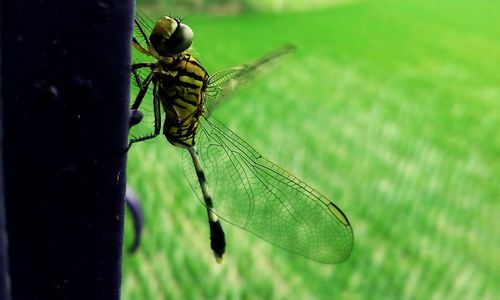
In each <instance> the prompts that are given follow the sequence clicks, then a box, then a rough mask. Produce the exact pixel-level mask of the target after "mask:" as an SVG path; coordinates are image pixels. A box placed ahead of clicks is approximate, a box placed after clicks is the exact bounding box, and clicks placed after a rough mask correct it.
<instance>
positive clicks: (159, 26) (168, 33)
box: [149, 17, 193, 56]
mask: <svg viewBox="0 0 500 300" xmlns="http://www.w3.org/2000/svg"><path fill="white" fill-rule="evenodd" d="M149 40H150V41H151V44H152V45H153V47H154V48H155V50H156V51H157V52H158V54H159V55H161V56H166V55H176V54H180V53H181V52H183V51H186V50H187V49H188V48H189V47H190V46H191V44H192V43H193V31H192V30H191V28H189V26H187V25H185V24H182V23H181V21H180V20H179V19H172V18H170V17H163V18H160V19H159V20H158V21H157V22H156V25H155V27H154V29H153V31H152V32H151V35H150V36H149Z"/></svg>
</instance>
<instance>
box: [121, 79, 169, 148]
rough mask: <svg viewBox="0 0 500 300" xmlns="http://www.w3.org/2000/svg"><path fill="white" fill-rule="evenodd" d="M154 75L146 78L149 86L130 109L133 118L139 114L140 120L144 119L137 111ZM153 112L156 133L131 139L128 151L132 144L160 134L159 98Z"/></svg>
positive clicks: (154, 101) (156, 99)
mask: <svg viewBox="0 0 500 300" xmlns="http://www.w3.org/2000/svg"><path fill="white" fill-rule="evenodd" d="M152 74H153V73H151V74H150V76H148V77H147V78H146V80H147V81H148V83H147V85H146V86H145V88H144V89H141V91H140V92H139V94H138V95H137V97H136V98H135V100H134V104H133V105H132V107H131V108H130V110H131V116H132V117H134V116H136V117H137V115H138V114H139V116H138V118H141V119H142V116H141V115H142V113H140V111H139V113H137V112H136V111H138V108H139V106H140V105H141V102H142V100H143V99H144V96H145V95H146V92H147V90H148V88H147V86H148V85H149V83H150V82H151V81H152V79H153V76H152ZM146 80H145V81H146ZM153 111H154V131H153V132H152V133H150V134H146V135H143V136H140V137H134V138H132V139H130V141H129V143H128V147H127V151H128V149H130V147H132V144H134V143H138V142H142V141H146V140H150V139H153V138H155V137H157V136H158V135H159V134H160V128H161V114H160V113H161V112H160V101H159V99H158V98H157V97H154V98H153ZM135 121H136V120H131V123H130V124H132V122H135ZM139 122H140V120H139ZM137 123H138V122H137ZM137 123H135V124H133V125H136V124H137ZM133 125H132V126H133Z"/></svg>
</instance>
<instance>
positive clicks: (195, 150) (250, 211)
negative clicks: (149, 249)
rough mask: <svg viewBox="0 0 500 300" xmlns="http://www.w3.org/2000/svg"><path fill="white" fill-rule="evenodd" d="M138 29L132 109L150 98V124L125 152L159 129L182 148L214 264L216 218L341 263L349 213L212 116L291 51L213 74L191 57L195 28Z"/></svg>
mask: <svg viewBox="0 0 500 300" xmlns="http://www.w3.org/2000/svg"><path fill="white" fill-rule="evenodd" d="M153 24H154V25H153ZM135 26H136V28H135V32H136V33H135V34H134V37H133V40H132V45H133V47H134V48H135V49H136V50H137V51H138V52H139V53H141V54H143V55H145V56H148V57H149V58H150V59H151V60H152V61H151V62H140V63H135V64H132V75H133V79H134V81H135V84H136V85H137V86H138V87H139V92H138V94H137V96H136V98H135V101H134V102H133V104H132V106H131V111H133V112H139V108H140V106H141V103H142V101H143V99H144V98H145V97H146V95H148V94H150V96H151V97H152V99H153V101H152V102H153V104H152V106H153V107H152V110H153V113H154V126H153V128H152V132H149V133H147V134H144V135H141V136H132V137H131V139H130V140H129V148H130V146H132V145H133V144H134V143H137V142H141V141H145V140H148V139H152V138H154V137H156V136H158V135H159V134H160V131H162V133H163V135H164V136H165V137H166V138H167V140H168V141H169V142H170V143H171V144H172V145H174V146H177V147H180V148H184V149H185V151H184V153H185V154H184V163H183V165H184V170H185V174H186V177H187V179H188V181H189V183H190V185H191V187H192V188H193V190H194V191H195V193H196V195H197V196H198V198H199V199H200V200H201V201H202V203H203V204H204V205H205V207H206V210H207V215H208V223H209V228H210V240H211V248H212V251H213V253H214V255H215V258H216V260H217V261H219V262H220V261H221V260H222V256H223V254H224V251H225V245H226V243H225V237H224V231H223V229H222V226H221V224H220V221H219V218H220V219H223V220H225V221H227V222H229V223H231V224H233V225H236V226H238V227H241V228H243V229H245V230H247V231H250V232H252V233H254V234H256V235H257V236H259V237H260V238H262V239H264V240H266V241H268V242H270V243H272V244H274V245H276V246H278V247H281V248H283V249H285V250H288V251H290V252H292V253H295V254H298V255H301V256H304V257H306V258H309V259H312V260H315V261H318V262H322V263H337V262H341V261H344V260H346V259H347V258H348V257H349V255H350V253H351V251H352V247H353V232H352V228H351V225H350V223H349V221H348V219H347V217H346V215H345V214H344V213H343V212H342V211H341V210H340V209H339V208H338V207H337V206H336V205H335V204H334V203H333V202H332V201H330V200H328V199H327V198H326V197H324V196H323V195H321V194H320V193H319V192H317V191H316V190H314V189H313V188H312V187H310V186H309V185H307V184H306V183H304V182H303V181H301V180H300V179H298V178H296V177H295V176H293V175H292V174H290V173H288V172H287V171H285V170H284V169H282V168H280V167H279V166H277V165H275V164H274V163H272V162H271V161H269V160H267V159H266V158H264V157H263V156H261V155H260V154H259V153H258V152H257V151H255V150H254V149H253V148H252V147H251V146H250V145H249V144H247V143H246V142H245V141H243V140H242V139H241V138H240V137H238V136H237V135H236V134H235V133H233V132H232V131H231V130H229V129H228V128H227V127H226V126H224V125H223V124H221V123H220V122H219V121H217V119H216V118H214V117H213V116H212V115H211V114H212V111H213V109H214V108H215V107H216V106H217V104H218V103H219V100H220V99H221V98H222V96H223V95H224V94H225V93H227V92H228V91H229V90H230V89H232V88H233V86H234V83H238V82H240V81H244V79H245V78H246V76H247V75H248V74H251V73H255V71H256V70H257V69H258V68H259V67H260V66H262V65H265V64H267V63H268V62H270V61H272V60H274V59H276V58H278V57H280V56H282V55H284V54H285V53H288V52H289V51H290V48H291V47H290V46H285V47H283V48H281V49H279V50H277V51H275V52H273V53H271V54H269V55H267V56H265V57H263V58H261V59H260V60H258V61H257V62H255V63H253V64H249V65H242V66H238V67H234V68H231V69H227V70H223V71H219V72H216V73H214V74H213V75H211V76H210V75H209V74H208V73H207V71H206V70H205V69H204V67H203V66H202V65H201V64H200V63H199V62H198V61H197V60H196V59H195V58H194V57H193V56H192V55H191V54H190V47H191V44H192V41H193V31H192V30H191V28H190V27H189V26H187V25H186V24H184V23H182V22H181V21H180V20H179V19H177V18H171V17H168V16H165V17H162V18H160V19H158V21H156V23H154V22H152V24H151V25H148V22H147V21H145V20H144V17H142V16H138V17H136V20H135ZM148 34H149V35H148ZM141 109H142V108H141ZM135 115H136V116H137V115H138V113H136V114H135ZM162 115H163V117H164V122H163V128H161V127H162V123H161V122H162V121H161V118H162ZM136 122H138V120H137V121H136Z"/></svg>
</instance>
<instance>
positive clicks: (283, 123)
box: [122, 0, 500, 299]
mask: <svg viewBox="0 0 500 300" xmlns="http://www.w3.org/2000/svg"><path fill="white" fill-rule="evenodd" d="M192 2H196V1H192ZM221 2H224V3H225V2H228V1H221ZM243 2H244V4H242V5H240V6H238V5H237V6H236V8H234V7H233V8H230V6H227V5H226V4H224V3H223V4H217V5H215V4H214V5H211V6H210V7H208V8H206V11H207V12H204V8H205V6H203V5H202V4H203V1H199V2H198V3H201V4H200V5H199V7H197V8H196V9H195V10H188V9H187V8H185V7H182V8H179V10H176V7H175V2H173V3H171V5H170V6H168V8H164V9H165V11H160V10H159V9H158V8H155V9H148V7H145V8H144V9H143V10H144V11H145V12H147V14H148V15H150V16H151V17H154V18H156V17H158V16H160V15H162V14H172V15H179V14H182V15H179V16H180V17H184V20H183V22H184V23H186V24H188V25H189V26H190V27H191V28H192V29H193V31H194V32H195V42H194V47H195V49H196V52H197V55H198V57H199V58H200V61H201V62H202V63H203V64H204V66H205V67H206V68H207V70H208V71H209V72H210V73H213V72H215V71H217V70H220V69H223V68H227V67H231V66H234V65H237V64H241V63H246V62H251V61H252V60H254V59H256V58H258V57H260V56H262V55H264V54H266V53H268V52H270V51H272V50H273V49H276V48H278V47H279V46H280V45H282V44H284V43H287V42H292V43H294V44H295V45H296V46H297V48H298V49H297V51H295V52H294V53H293V54H292V55H289V56H288V57H286V58H284V59H282V61H281V63H279V64H276V65H275V66H273V67H272V68H271V69H270V70H269V71H268V72H266V73H265V74H263V75H262V76H259V77H260V78H258V79H256V80H255V81H254V82H253V83H252V84H250V85H248V86H246V87H243V88H241V89H240V90H239V91H238V92H237V93H235V94H234V95H232V96H231V97H230V98H228V99H226V100H227V102H226V103H225V104H224V105H222V106H221V107H219V108H218V110H217V111H216V113H215V116H216V117H217V118H218V119H219V120H220V121H222V122H223V123H224V124H226V125H227V126H228V127H230V128H231V129H232V130H233V131H235V132H236V133H237V134H238V135H239V136H240V137H242V138H243V139H244V140H245V141H247V142H248V143H250V144H251V145H252V146H253V147H254V148H255V149H257V150H258V151H259V152H260V153H262V154H263V155H265V156H266V157H267V158H269V159H271V160H272V161H274V162H276V163H277V164H278V165H280V166H282V167H284V168H285V169H287V170H288V171H290V172H291V173H293V174H295V175H296V176H298V177H299V178H301V179H303V180H304V181H305V182H307V183H309V184H310V185H311V186H313V187H315V188H316V189H317V190H319V191H321V192H322V193H323V194H324V195H326V196H327V197H329V198H330V199H332V200H333V201H334V202H335V203H336V204H337V205H338V206H339V207H341V208H342V210H343V211H344V212H345V213H346V214H347V216H348V217H349V219H350V221H351V224H352V226H353V230H354V236H355V242H354V250H353V253H352V255H351V257H350V258H349V260H347V261H346V262H344V263H341V264H337V265H323V264H318V263H315V262H313V261H308V260H306V259H303V258H301V257H299V256H295V255H293V254H290V253H288V252H285V251H283V250H280V249H278V248H275V247H273V246H272V245H270V244H268V243H266V242H264V241H262V240H260V239H258V238H257V237H256V236H254V235H252V234H250V233H247V232H245V231H243V230H241V229H239V228H236V227H234V226H231V225H230V224H223V226H224V229H225V231H226V237H227V242H228V247H227V255H226V257H225V260H224V263H223V264H216V263H215V261H214V258H213V255H212V253H211V251H210V249H209V239H208V226H207V224H206V212H205V209H204V207H203V206H202V205H201V204H200V202H199V201H198V200H197V198H196V196H195V195H194V193H193V191H192V190H191V189H190V187H189V186H188V183H187V182H186V179H185V178H184V174H183V169H182V159H181V155H180V152H181V151H184V150H182V149H178V148H175V147H173V146H171V145H170V144H168V143H167V142H166V140H165V139H164V138H163V137H158V138H157V139H156V140H154V141H152V142H145V143H142V144H140V145H137V146H135V145H134V147H133V148H132V150H131V151H130V153H129V160H128V166H129V167H128V172H127V178H128V184H129V186H131V187H132V188H134V189H135V191H136V192H137V194H138V196H139V197H140V199H141V202H142V205H143V210H144V216H145V228H144V235H143V240H142V245H141V248H140V249H139V251H138V253H136V254H135V255H129V254H127V253H125V256H124V262H123V284H122V296H123V299H496V298H498V297H500V284H499V282H500V274H499V272H500V271H499V270H500V254H499V253H500V252H499V251H500V221H499V212H500V201H499V200H500V199H499V198H500V187H499V186H500V184H499V179H500V133H499V128H500V70H499V68H500V18H499V17H498V16H500V2H498V1H487V0H479V1H465V0H459V1H451V0H442V1H416V0H410V1H391V0H382V1H353V2H347V1H343V2H342V1H316V2H315V3H316V4H318V5H317V6H315V7H314V9H311V7H309V6H308V5H307V4H306V2H307V1H305V2H303V4H302V6H301V5H300V3H301V2H300V1H299V2H297V3H295V5H294V7H288V6H286V5H285V6H279V5H277V4H279V3H280V2H281V1H261V2H257V1H243ZM284 2H285V1H284ZM256 3H257V4H258V5H257V4H256ZM339 3H341V4H339ZM277 8H281V9H280V11H277V10H276V9H277ZM162 10H163V9H162ZM208 12H210V13H208ZM132 97H134V95H132ZM214 201H215V202H216V201H217V200H216V199H214ZM131 239H132V223H131V219H130V218H129V217H128V218H127V220H126V235H125V242H126V243H127V244H130V242H131Z"/></svg>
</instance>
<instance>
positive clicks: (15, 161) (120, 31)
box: [1, 0, 133, 300]
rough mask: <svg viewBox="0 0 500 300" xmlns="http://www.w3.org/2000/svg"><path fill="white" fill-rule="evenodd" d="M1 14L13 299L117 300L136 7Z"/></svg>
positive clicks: (90, 5)
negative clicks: (125, 150) (132, 35)
mask: <svg viewBox="0 0 500 300" xmlns="http://www.w3.org/2000/svg"><path fill="white" fill-rule="evenodd" d="M1 6H2V7H1V55H2V57H1V62H2V64H1V78H2V94H1V99H2V102H3V103H2V106H3V108H2V112H3V124H2V125H3V130H4V131H3V164H4V167H3V171H4V172H3V174H4V183H5V190H4V194H5V209H6V220H7V231H8V265H9V275H10V281H11V292H12V299H51V300H52V299H106V300H108V299H109V300H111V299H118V298H119V290H120V280H121V253H122V235H123V198H124V194H125V158H126V155H125V153H124V149H125V147H126V144H127V132H128V120H127V116H128V111H127V106H128V97H129V79H130V77H129V73H130V72H129V62H130V35H131V30H132V19H133V1H130V0H129V1H119V0H93V1H90V0H73V1H57V0H36V1H26V0H2V1H1Z"/></svg>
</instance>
